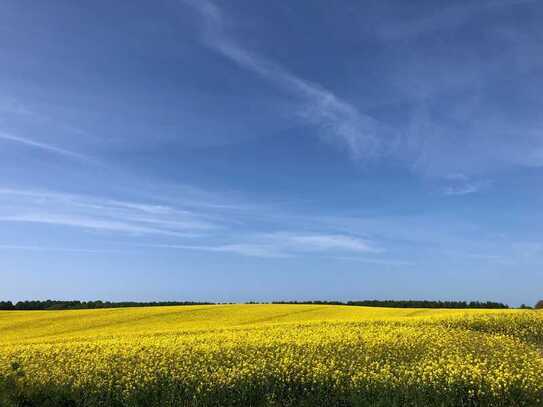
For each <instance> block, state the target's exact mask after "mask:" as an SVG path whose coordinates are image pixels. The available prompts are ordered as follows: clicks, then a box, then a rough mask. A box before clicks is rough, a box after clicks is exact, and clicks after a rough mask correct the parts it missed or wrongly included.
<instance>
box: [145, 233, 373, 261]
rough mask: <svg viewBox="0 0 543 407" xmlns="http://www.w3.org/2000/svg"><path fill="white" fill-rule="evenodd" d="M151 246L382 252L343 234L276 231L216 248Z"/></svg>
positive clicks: (283, 254)
mask: <svg viewBox="0 0 543 407" xmlns="http://www.w3.org/2000/svg"><path fill="white" fill-rule="evenodd" d="M150 246H151V247H156V248H164V249H181V250H195V251H208V252H219V253H234V254H239V255H242V256H248V257H263V258H288V257H295V256H299V255H304V254H308V253H311V254H321V255H333V254H334V253H349V254H351V255H352V254H378V253H382V252H383V249H381V248H378V247H376V246H375V245H374V243H373V242H370V241H368V240H366V239H360V238H356V237H353V236H347V235H340V234H320V233H312V234H300V233H293V232H276V233H262V234H252V235H250V236H245V237H243V236H240V237H239V238H238V241H237V242H234V243H225V244H215V245H177V244H173V245H172V244H166V245H163V244H158V245H150Z"/></svg>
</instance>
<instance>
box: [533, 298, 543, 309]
mask: <svg viewBox="0 0 543 407" xmlns="http://www.w3.org/2000/svg"><path fill="white" fill-rule="evenodd" d="M535 308H536V309H543V300H540V301H538V302H537V304H535Z"/></svg>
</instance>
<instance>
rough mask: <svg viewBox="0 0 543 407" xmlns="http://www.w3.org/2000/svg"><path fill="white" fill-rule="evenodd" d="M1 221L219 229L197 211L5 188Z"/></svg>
mask: <svg viewBox="0 0 543 407" xmlns="http://www.w3.org/2000/svg"><path fill="white" fill-rule="evenodd" d="M0 195H3V199H2V201H1V202H0V222H21V223H41V224H50V225H62V226H71V227H80V228H85V229H95V230H103V231H110V232H123V233H129V234H137V235H143V234H157V235H166V236H178V237H180V236H195V235H196V233H201V232H203V231H208V230H212V229H218V228H220V227H221V225H219V224H218V223H216V222H213V223H212V222H210V221H209V220H207V219H203V218H205V216H200V215H199V214H198V213H196V212H191V211H187V210H182V209H177V208H174V207H170V206H164V205H155V204H147V203H139V202H127V201H116V200H111V199H104V198H97V197H89V196H83V195H74V194H63V193H56V192H51V191H29V190H17V189H6V188H4V189H2V188H0Z"/></svg>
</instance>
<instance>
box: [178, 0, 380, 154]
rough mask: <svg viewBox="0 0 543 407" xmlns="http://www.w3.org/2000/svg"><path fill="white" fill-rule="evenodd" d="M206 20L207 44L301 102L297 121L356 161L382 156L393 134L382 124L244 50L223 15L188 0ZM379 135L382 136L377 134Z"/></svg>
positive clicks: (208, 4) (211, 6) (210, 6)
mask: <svg viewBox="0 0 543 407" xmlns="http://www.w3.org/2000/svg"><path fill="white" fill-rule="evenodd" d="M185 3H187V4H189V5H190V6H191V7H193V8H194V9H195V10H197V11H198V13H199V14H200V15H201V16H202V18H203V20H204V24H205V27H204V40H205V43H206V44H207V45H208V46H209V47H210V48H212V49H213V50H215V51H216V52H218V53H220V54H221V55H223V56H224V57H226V58H228V59H229V60H231V61H233V62H234V63H236V64H237V65H238V66H240V67H242V68H244V69H247V70H249V71H252V72H254V73H255V74H257V75H259V76H261V77H262V78H264V79H266V80H268V81H270V82H273V83H275V84H276V85H277V86H279V87H280V88H281V89H283V90H284V91H285V92H287V93H289V94H290V95H292V96H294V97H296V98H298V99H299V100H300V102H301V107H300V109H299V111H298V117H299V118H301V119H302V120H303V121H305V122H306V123H308V124H311V125H314V126H316V127H317V128H319V129H320V130H322V131H323V133H324V135H325V136H326V137H327V138H330V136H333V139H334V140H337V139H338V140H340V141H341V143H342V144H343V145H344V146H346V147H347V148H348V149H349V151H350V152H351V154H352V155H353V156H354V157H355V158H366V157H371V156H376V155H379V154H382V153H383V151H382V149H383V146H384V144H383V143H382V140H380V137H381V136H383V134H384V133H389V134H390V133H391V132H390V130H389V129H387V128H386V126H384V125H383V124H381V123H379V122H378V121H377V120H375V119H373V118H372V117H370V116H368V115H365V114H363V113H361V112H359V111H358V110H357V109H356V107H354V106H353V105H352V104H350V103H348V102H347V101H345V100H342V99H341V98H340V97H338V96H337V95H335V94H334V93H333V92H332V91H330V90H328V89H326V88H324V87H322V86H320V85H318V84H315V83H312V82H310V81H307V80H305V79H303V78H300V77H299V76H296V75H295V74H293V73H291V72H289V71H288V70H287V69H285V68H283V67H282V66H280V65H279V64H277V63H274V62H273V61H270V60H268V59H266V58H264V57H262V56H261V55H258V54H257V53H254V52H251V51H249V50H248V49H246V48H244V47H243V46H242V45H241V44H239V43H238V42H237V41H235V40H234V39H233V38H232V37H231V36H229V35H228V33H227V32H226V30H225V28H224V26H225V23H224V19H225V17H224V16H223V13H222V12H221V10H220V9H219V8H218V7H217V6H216V5H214V4H213V3H211V2H208V1H205V0H202V1H198V0H194V1H193V0H185ZM378 133H379V134H378Z"/></svg>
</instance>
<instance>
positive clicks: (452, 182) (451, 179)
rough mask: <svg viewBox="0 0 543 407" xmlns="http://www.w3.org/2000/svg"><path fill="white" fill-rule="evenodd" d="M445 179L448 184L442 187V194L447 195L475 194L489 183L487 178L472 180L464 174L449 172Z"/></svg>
mask: <svg viewBox="0 0 543 407" xmlns="http://www.w3.org/2000/svg"><path fill="white" fill-rule="evenodd" d="M445 179H446V180H447V182H448V185H447V186H445V187H444V188H443V194H444V195H448V196H461V195H470V194H475V193H477V192H480V191H482V190H484V189H485V188H487V187H488V186H489V185H490V184H491V182H490V181H488V180H473V179H471V178H470V177H468V176H467V175H464V174H450V175H448V176H446V177H445Z"/></svg>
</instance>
